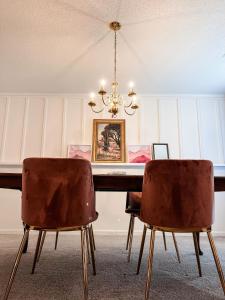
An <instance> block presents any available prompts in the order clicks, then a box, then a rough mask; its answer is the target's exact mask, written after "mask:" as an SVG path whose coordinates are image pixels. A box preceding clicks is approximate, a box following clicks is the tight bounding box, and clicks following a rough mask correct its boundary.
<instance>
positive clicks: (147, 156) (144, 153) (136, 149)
mask: <svg viewBox="0 0 225 300" xmlns="http://www.w3.org/2000/svg"><path fill="white" fill-rule="evenodd" d="M127 148H128V151H127V152H128V159H127V160H128V162H129V163H137V164H138V163H146V162H147V161H149V160H151V147H150V145H128V146H127Z"/></svg>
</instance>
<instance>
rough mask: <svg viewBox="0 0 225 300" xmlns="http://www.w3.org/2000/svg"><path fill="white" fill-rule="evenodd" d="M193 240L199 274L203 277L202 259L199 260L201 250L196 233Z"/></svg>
mask: <svg viewBox="0 0 225 300" xmlns="http://www.w3.org/2000/svg"><path fill="white" fill-rule="evenodd" d="M193 240H194V246H195V255H196V260H197V265H198V273H199V276H200V277H202V269H201V262H200V258H199V248H198V240H197V234H196V232H193Z"/></svg>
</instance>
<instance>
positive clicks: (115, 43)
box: [114, 31, 117, 82]
mask: <svg viewBox="0 0 225 300" xmlns="http://www.w3.org/2000/svg"><path fill="white" fill-rule="evenodd" d="M116 46H117V36H116V31H115V40H114V50H115V51H114V81H115V82H116V71H117V70H116V62H117V61H116V59H117V51H116V50H117V49H116V48H117V47H116Z"/></svg>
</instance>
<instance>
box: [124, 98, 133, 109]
mask: <svg viewBox="0 0 225 300" xmlns="http://www.w3.org/2000/svg"><path fill="white" fill-rule="evenodd" d="M132 104H133V101H132V100H131V101H130V103H129V104H128V105H125V104H124V108H128V107H131V105H132Z"/></svg>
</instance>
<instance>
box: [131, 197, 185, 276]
mask: <svg viewBox="0 0 225 300" xmlns="http://www.w3.org/2000/svg"><path fill="white" fill-rule="evenodd" d="M141 198H142V192H129V193H127V199H126V208H125V212H126V213H127V214H130V222H129V229H128V234H127V243H126V250H128V256H127V261H128V262H130V257H131V249H132V241H133V234H134V224H135V218H136V217H139V215H140V208H141ZM162 234H163V242H164V247H165V250H166V251H167V245H166V235H165V232H164V231H163V232H162ZM145 235H146V228H145V226H144V229H143V236H144V237H145ZM172 237H173V241H174V246H175V250H176V254H177V259H178V262H179V263H180V254H179V250H178V246H177V241H176V238H175V235H174V233H173V232H172ZM143 242H144V241H143ZM143 247H144V245H143ZM140 263H141V262H139V264H138V269H137V274H138V273H139V270H140Z"/></svg>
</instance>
